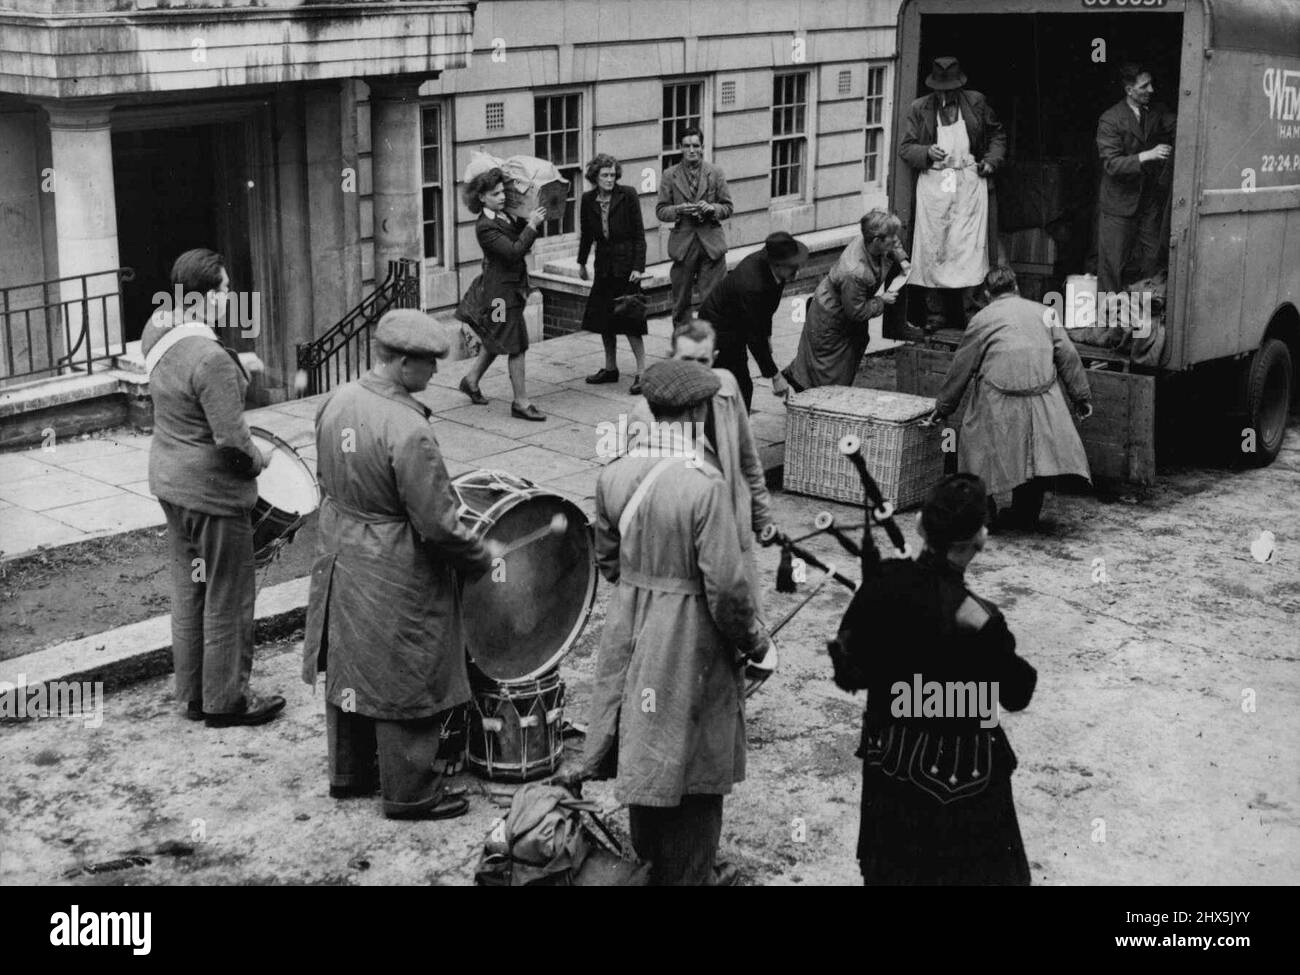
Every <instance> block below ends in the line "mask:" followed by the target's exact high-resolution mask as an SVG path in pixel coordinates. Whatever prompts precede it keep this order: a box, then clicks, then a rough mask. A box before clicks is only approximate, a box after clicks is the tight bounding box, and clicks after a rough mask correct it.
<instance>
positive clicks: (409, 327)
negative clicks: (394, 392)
mask: <svg viewBox="0 0 1300 975" xmlns="http://www.w3.org/2000/svg"><path fill="white" fill-rule="evenodd" d="M375 341H376V342H378V343H379V344H380V345H383V346H386V347H387V348H390V349H392V350H393V351H394V352H399V353H401V354H402V355H416V356H423V357H424V358H427V359H441V358H442V357H443V356H445V355H446V354H447V353H448V352H450V351H451V343H450V342H449V341H448V339H447V336H446V334H445V333H444V330H443V328H442V326H440V325H439V324H438V323H437V322H435V321H434V320H433V319H432V318H431V317H429V316H428V315H426V314H425V313H424V312H422V311H417V310H416V309H414V308H394V309H393V310H392V311H387V312H384V317H383V318H381V319H379V324H378V325H376V326H375Z"/></svg>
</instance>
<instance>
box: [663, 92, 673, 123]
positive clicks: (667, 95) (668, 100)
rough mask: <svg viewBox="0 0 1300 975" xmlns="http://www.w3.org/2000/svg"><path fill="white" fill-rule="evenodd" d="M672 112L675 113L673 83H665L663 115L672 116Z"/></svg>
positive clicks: (665, 116)
mask: <svg viewBox="0 0 1300 975" xmlns="http://www.w3.org/2000/svg"><path fill="white" fill-rule="evenodd" d="M672 114H673V87H672V85H664V108H663V117H664V118H669V117H671V116H672Z"/></svg>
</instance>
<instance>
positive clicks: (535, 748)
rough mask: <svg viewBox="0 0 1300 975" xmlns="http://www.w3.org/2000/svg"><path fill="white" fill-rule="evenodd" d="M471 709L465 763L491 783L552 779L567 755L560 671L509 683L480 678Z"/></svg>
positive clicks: (562, 683) (562, 686)
mask: <svg viewBox="0 0 1300 975" xmlns="http://www.w3.org/2000/svg"><path fill="white" fill-rule="evenodd" d="M475 684H476V686H475V688H474V699H473V701H472V702H471V703H470V709H469V740H468V741H467V742H466V755H465V759H466V762H467V763H468V764H469V766H470V768H472V769H475V770H476V771H478V772H481V773H482V774H483V775H485V776H487V777H488V778H489V779H506V780H509V781H512V782H526V781H527V780H529V779H535V778H538V777H539V776H543V775H551V774H553V773H554V772H555V771H556V770H557V769H559V767H560V758H561V756H562V755H563V754H564V736H563V734H562V733H561V725H562V724H563V721H564V681H562V680H560V672H559V670H558V669H557V670H553V671H551V672H550V673H549V674H546V675H545V676H544V677H541V678H539V679H538V680H533V681H528V682H527V683H514V684H510V685H505V684H498V683H496V682H495V681H487V680H482V679H479V680H477V681H476V682H475Z"/></svg>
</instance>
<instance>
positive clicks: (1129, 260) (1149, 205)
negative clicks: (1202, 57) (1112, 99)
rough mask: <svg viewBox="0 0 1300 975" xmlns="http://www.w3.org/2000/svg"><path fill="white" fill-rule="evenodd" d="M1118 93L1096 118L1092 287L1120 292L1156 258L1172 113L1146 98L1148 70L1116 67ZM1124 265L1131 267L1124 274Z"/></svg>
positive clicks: (1153, 269)
mask: <svg viewBox="0 0 1300 975" xmlns="http://www.w3.org/2000/svg"><path fill="white" fill-rule="evenodd" d="M1120 79H1121V81H1122V83H1123V85H1124V98H1123V100H1122V101H1120V102H1118V103H1116V104H1114V105H1112V106H1111V107H1110V108H1108V109H1106V111H1105V112H1103V113H1102V115H1101V118H1100V119H1099V120H1098V122H1097V152H1098V153H1099V154H1100V156H1101V165H1102V176H1101V189H1100V192H1099V195H1098V200H1097V210H1098V213H1097V290H1098V291H1099V292H1116V291H1120V290H1121V289H1122V288H1123V286H1124V282H1125V281H1133V280H1136V279H1138V278H1146V277H1150V276H1151V275H1152V274H1154V273H1155V272H1156V264H1157V261H1158V260H1159V257H1160V229H1161V222H1162V221H1163V219H1164V209H1165V201H1166V200H1167V199H1168V195H1169V183H1168V179H1167V177H1168V175H1169V174H1170V173H1172V172H1173V170H1172V167H1170V166H1169V163H1168V160H1169V158H1170V157H1171V156H1172V155H1173V147H1172V143H1173V139H1174V127H1175V125H1176V123H1177V117H1176V116H1175V115H1174V113H1173V112H1170V111H1169V110H1168V109H1166V108H1165V107H1164V106H1162V105H1159V104H1156V105H1153V104H1152V103H1151V99H1152V96H1153V95H1154V94H1155V89H1154V88H1153V87H1152V84H1151V73H1150V72H1149V71H1147V69H1146V68H1144V67H1142V66H1141V65H1140V64H1133V63H1127V64H1124V65H1122V66H1121V67H1120ZM1126 268H1131V269H1132V272H1131V273H1129V274H1126V273H1125V269H1126Z"/></svg>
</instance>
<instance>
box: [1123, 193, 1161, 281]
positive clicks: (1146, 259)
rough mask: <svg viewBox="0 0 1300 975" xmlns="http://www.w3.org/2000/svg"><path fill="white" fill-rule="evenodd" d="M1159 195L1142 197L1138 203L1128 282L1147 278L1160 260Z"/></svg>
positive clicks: (1154, 271)
mask: <svg viewBox="0 0 1300 975" xmlns="http://www.w3.org/2000/svg"><path fill="white" fill-rule="evenodd" d="M1162 202H1163V201H1162V198H1161V195H1160V194H1159V193H1151V194H1150V195H1147V196H1143V197H1142V199H1141V201H1139V203H1138V212H1137V214H1136V215H1135V216H1136V220H1135V222H1136V224H1137V226H1136V227H1135V228H1134V235H1133V236H1134V239H1133V246H1132V249H1131V253H1130V257H1129V260H1130V262H1131V263H1132V265H1133V274H1134V277H1133V278H1130V279H1129V280H1133V281H1136V280H1140V279H1142V278H1149V277H1151V275H1153V274H1155V273H1156V265H1157V262H1158V261H1159V258H1160V243H1161V233H1160V231H1161V223H1162V222H1163V219H1164V207H1163V206H1162V205H1161V204H1162Z"/></svg>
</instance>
